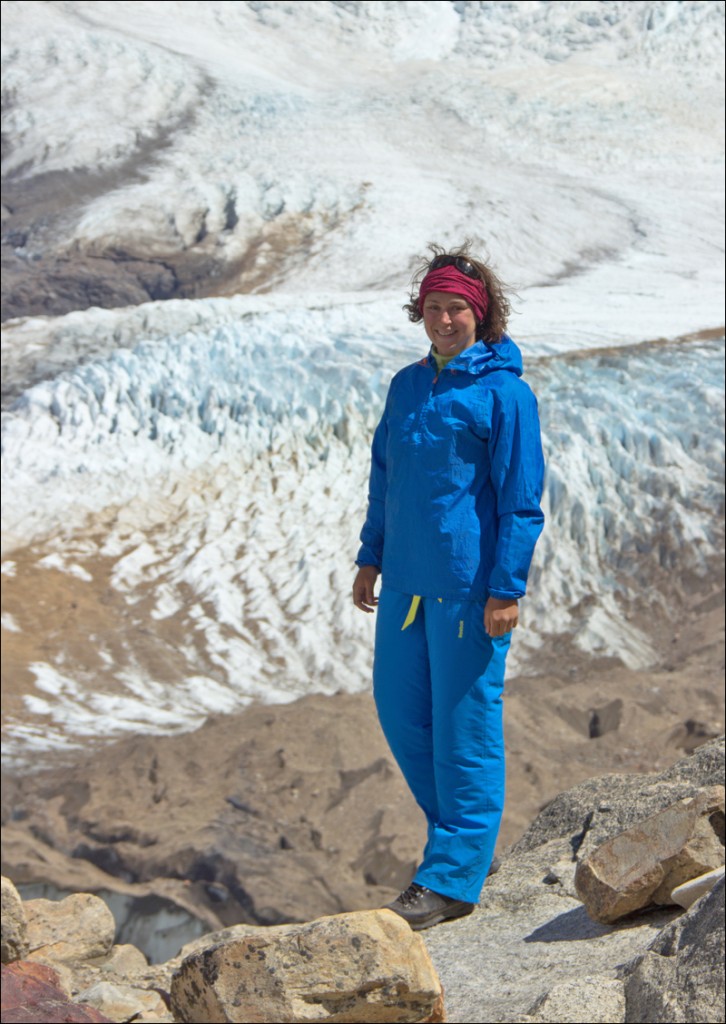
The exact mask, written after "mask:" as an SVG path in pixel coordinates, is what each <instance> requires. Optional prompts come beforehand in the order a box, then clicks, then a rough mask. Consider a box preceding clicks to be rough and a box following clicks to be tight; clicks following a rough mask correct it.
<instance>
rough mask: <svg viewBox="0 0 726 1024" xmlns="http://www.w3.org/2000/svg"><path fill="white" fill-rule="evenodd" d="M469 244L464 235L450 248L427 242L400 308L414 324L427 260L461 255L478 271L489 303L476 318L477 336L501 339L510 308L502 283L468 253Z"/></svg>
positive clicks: (417, 320) (486, 266)
mask: <svg viewBox="0 0 726 1024" xmlns="http://www.w3.org/2000/svg"><path fill="white" fill-rule="evenodd" d="M471 244H472V243H471V242H470V241H469V239H466V241H465V242H464V244H463V245H459V246H457V247H456V248H454V249H445V248H444V247H443V246H441V245H436V243H435V242H431V243H430V244H429V245H428V246H427V248H428V250H429V252H430V253H431V255H430V256H422V257H421V261H422V262H421V265H420V267H419V268H418V270H417V271H416V273H415V274H414V276H413V278H412V280H411V300H410V302H407V303H406V304H405V305H404V307H403V308H404V309H405V310H406V312H407V313H408V319H409V320H410V321H411V322H412V323H415V324H417V323H419V322H420V321H421V320H423V313H422V311H421V309H419V304H418V291H419V287H420V286H421V282H422V281H423V279H424V277H425V276H426V274H427V273H428V270H429V267H430V264H431V261H432V260H433V259H434V258H435V257H437V256H452V257H455V256H463V257H464V258H465V259H467V260H468V261H469V263H471V264H472V266H473V267H474V268H475V269H476V271H477V272H478V275H479V279H480V280H481V281H482V282H483V284H484V287H485V288H486V290H487V294H488V296H489V307H488V309H487V312H486V316H485V317H484V319H483V320H481V321H477V325H476V336H477V339H481V340H482V341H488V342H494V343H496V342H498V341H501V340H502V336H503V335H504V333H505V331H506V329H507V318H508V316H509V312H510V305H509V300H508V299H507V297H506V295H505V289H506V285H504V284H503V283H502V281H500V280H499V278H498V277H497V275H496V274H495V273H494V271H493V270H492V268H491V267H490V266H489V264H488V263H485V262H484V261H483V260H480V259H476V258H475V257H474V256H472V254H471Z"/></svg>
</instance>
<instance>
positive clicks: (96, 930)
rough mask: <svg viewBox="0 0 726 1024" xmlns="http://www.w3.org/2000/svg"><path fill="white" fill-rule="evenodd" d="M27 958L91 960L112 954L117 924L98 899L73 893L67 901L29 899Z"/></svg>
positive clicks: (27, 910) (27, 907) (27, 904)
mask: <svg viewBox="0 0 726 1024" xmlns="http://www.w3.org/2000/svg"><path fill="white" fill-rule="evenodd" d="M24 906H25V915H26V918H27V921H28V947H29V950H30V951H29V954H28V956H29V957H30V958H31V959H36V960H45V959H52V960H60V961H63V960H90V959H91V958H92V957H98V956H105V955H106V954H107V953H109V952H110V951H111V948H112V946H113V940H114V935H115V934H116V922H115V921H114V918H113V914H112V913H111V911H110V910H109V909H108V907H107V906H106V904H105V903H104V902H103V900H102V899H99V898H98V896H93V895H91V894H90V893H73V895H71V896H66V898H65V899H64V900H60V901H58V902H55V901H53V900H40V899H39V900H28V901H27V902H26V903H25V905H24Z"/></svg>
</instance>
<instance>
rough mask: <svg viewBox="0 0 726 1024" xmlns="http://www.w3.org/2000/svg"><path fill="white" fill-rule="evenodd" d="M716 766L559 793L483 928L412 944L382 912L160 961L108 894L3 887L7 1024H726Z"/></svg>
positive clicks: (236, 938)
mask: <svg viewBox="0 0 726 1024" xmlns="http://www.w3.org/2000/svg"><path fill="white" fill-rule="evenodd" d="M723 770H724V743H723V739H721V740H717V741H713V742H711V743H708V744H705V745H704V746H702V747H700V748H698V749H697V750H696V751H695V752H694V753H693V754H692V755H691V756H690V757H687V758H684V759H683V760H681V761H679V762H678V763H677V764H675V765H673V766H672V767H671V768H669V769H668V770H666V771H664V772H661V773H660V774H658V775H631V776H628V775H609V776H603V777H600V778H597V779H590V780H588V781H587V782H584V783H581V784H580V785H578V786H575V787H574V788H573V789H571V790H568V791H567V792H565V793H562V794H560V796H559V797H557V799H556V800H554V801H553V802H552V803H551V804H550V805H549V806H548V807H547V808H545V809H544V811H543V812H542V813H541V814H540V815H539V816H538V817H537V818H536V819H535V821H534V822H533V823H532V825H531V826H530V828H529V829H528V830H527V831H526V832H525V834H524V835H523V837H522V839H521V840H520V841H519V842H518V843H517V844H516V845H515V846H514V847H513V848H512V849H511V851H510V852H509V853H508V855H507V856H506V857H505V858H504V860H503V863H502V865H501V868H500V870H499V871H498V873H497V874H496V875H494V876H492V877H491V878H490V879H489V881H488V883H487V886H486V887H485V890H484V893H483V897H482V902H481V905H480V907H479V908H478V909H477V911H476V912H475V913H474V914H473V915H471V916H470V917H468V918H464V919H461V920H459V921H456V922H451V923H448V924H445V925H440V926H438V927H436V928H432V929H430V930H429V931H427V932H424V933H419V934H414V933H412V932H410V931H409V930H408V927H407V926H405V925H404V923H403V922H402V921H400V919H398V918H397V917H396V916H395V915H393V914H392V913H391V912H389V911H380V910H364V911H358V912H353V913H343V914H337V915H333V916H329V917H323V918H320V919H318V920H314V921H310V922H304V923H287V924H280V925H276V926H271V927H260V926H257V925H252V924H237V925H232V926H230V927H228V928H224V929H221V930H218V931H216V932H212V933H209V934H206V935H204V936H201V937H200V938H198V939H196V940H195V941H194V942H193V943H190V944H188V945H187V946H186V947H184V948H183V949H182V950H181V951H180V952H179V953H178V954H177V955H176V956H175V957H173V958H172V959H170V960H168V961H167V962H165V963H163V964H157V965H149V964H148V963H147V961H146V958H145V957H144V956H143V955H142V954H141V953H140V952H139V950H138V949H136V948H134V947H133V946H132V945H129V944H125V945H114V935H115V923H114V921H113V917H112V915H111V914H110V912H109V911H108V909H107V907H106V906H105V904H104V903H103V901H102V900H100V899H99V898H98V897H95V896H93V895H89V894H74V895H71V896H69V897H66V898H65V899H63V900H61V901H60V902H52V901H47V900H25V901H23V900H21V899H20V897H19V896H18V894H17V891H16V890H15V889H14V886H13V885H12V883H11V882H10V881H9V880H6V881H5V882H4V883H3V961H4V962H7V961H10V963H9V965H8V966H4V968H3V973H4V976H5V975H6V974H7V975H8V978H9V980H8V983H7V985H5V986H4V992H5V993H7V1005H6V1004H4V1006H3V1021H8V1022H14V1021H24V1020H33V1021H35V1022H38V1024H40V1022H42V1021H44V1020H48V1021H51V1020H52V1021H58V1020H61V1019H62V1020H65V1021H76V1020H78V1021H103V1020H108V1021H131V1020H134V1021H148V1022H172V1021H179V1022H182V1021H194V1022H195V1024H203V1022H205V1021H214V1022H219V1021H246V1022H254V1021H260V1022H263V1021H269V1022H272V1021H275V1022H278V1024H280V1022H284V1021H290V1022H294V1021H311V1020H317V1021H329V1022H331V1024H332V1022H344V1021H356V1022H365V1021H391V1022H393V1021H411V1022H414V1021H417V1022H423V1021H431V1022H435V1021H443V1020H448V1021H450V1022H452V1024H454V1022H460V1024H464V1022H467V1021H473V1020H488V1021H491V1022H492V1024H498V1022H501V1024H505V1022H511V1024H514V1022H520V1021H521V1022H528V1021H533V1022H540V1021H542V1022H546V1021H557V1022H561V1024H562V1022H564V1024H567V1022H579V1021H583V1020H588V1021H592V1022H593V1024H597V1022H621V1021H622V1022H646V1021H647V1022H660V1021H663V1022H665V1021H669V1022H681V1021H683V1022H686V1021H697V1020H708V1021H712V1022H715V1024H718V1022H722V1021H723V1020H724V1009H723V1000H724V967H723V961H724V928H723V913H724V880H723V861H724V853H723V851H724V845H723V844H724V802H723V787H722V785H721V783H722V780H723ZM696 876H697V877H696ZM694 879H696V880H695V881H694ZM604 894H605V895H604ZM604 907H605V909H603V908H604ZM684 907H685V908H687V909H684ZM604 919H606V921H605V920H604ZM39 972H40V974H39ZM54 986H55V987H54ZM31 989H33V990H34V993H35V994H33V993H32V991H31ZM4 998H5V995H4ZM44 1013H45V1016H43V1014H44Z"/></svg>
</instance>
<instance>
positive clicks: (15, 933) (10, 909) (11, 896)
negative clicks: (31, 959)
mask: <svg viewBox="0 0 726 1024" xmlns="http://www.w3.org/2000/svg"><path fill="white" fill-rule="evenodd" d="M1 885H2V888H1V890H0V892H1V895H2V962H3V963H4V964H7V963H10V962H11V961H12V960H22V959H23V958H24V957H25V956H26V955H27V952H28V941H27V931H28V923H27V921H26V919H25V911H24V910H23V901H22V900H21V899H20V894H19V893H18V890H17V889H16V888H15V886H14V885H13V883H12V882H11V881H10V879H9V878H5V876H4V875H3V877H2V881H1Z"/></svg>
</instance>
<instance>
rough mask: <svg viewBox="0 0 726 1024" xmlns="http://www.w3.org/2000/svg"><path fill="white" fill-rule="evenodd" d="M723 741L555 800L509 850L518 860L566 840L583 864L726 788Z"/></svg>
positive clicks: (591, 781) (605, 778)
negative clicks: (651, 770)
mask: <svg viewBox="0 0 726 1024" xmlns="http://www.w3.org/2000/svg"><path fill="white" fill-rule="evenodd" d="M723 771H724V737H723V736H721V737H720V738H719V739H716V740H712V741H711V742H709V743H704V744H703V746H700V747H698V749H697V750H696V751H695V752H694V753H693V754H691V755H690V756H689V757H684V758H681V760H680V761H677V762H676V763H675V764H673V765H671V766H670V768H666V770H665V771H662V772H659V773H658V774H657V775H653V774H621V775H600V776H598V777H596V778H592V779H586V780H585V781H584V782H580V783H578V784H577V785H576V786H573V787H572V788H570V789H567V790H565V791H564V792H562V793H560V794H559V795H558V796H556V797H555V799H554V800H552V801H551V803H549V804H548V805H547V806H546V807H545V808H544V809H543V810H542V811H541V812H540V813H539V814H538V815H537V817H536V818H535V820H534V821H533V822H532V824H531V825H530V826H529V828H528V829H527V830H526V831H525V833H524V834H523V835H522V837H521V839H519V840H518V841H517V842H516V843H515V844H514V845H513V846H512V848H511V852H512V853H515V854H520V853H525V852H527V851H529V850H535V849H537V848H539V847H542V846H544V844H545V843H547V842H548V841H550V840H561V839H563V838H565V837H566V838H567V842H568V847H569V853H570V855H571V856H572V857H573V859H574V857H578V858H579V859H580V860H584V859H585V857H587V856H589V854H590V853H591V852H593V851H594V850H596V849H597V847H598V846H600V845H602V843H604V842H605V841H606V840H607V839H610V838H612V837H613V836H616V835H619V834H620V833H621V832H625V831H626V829H629V828H631V827H632V826H633V825H637V824H638V823H639V822H641V821H643V820H644V819H645V818H649V817H650V816H651V815H652V814H655V813H656V812H657V811H660V810H662V809H663V808H665V807H668V806H669V805H670V804H672V803H675V801H677V800H682V799H684V798H685V797H689V796H695V795H696V794H697V793H698V792H699V791H700V790H702V789H704V788H705V787H707V786H715V785H719V784H723Z"/></svg>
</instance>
